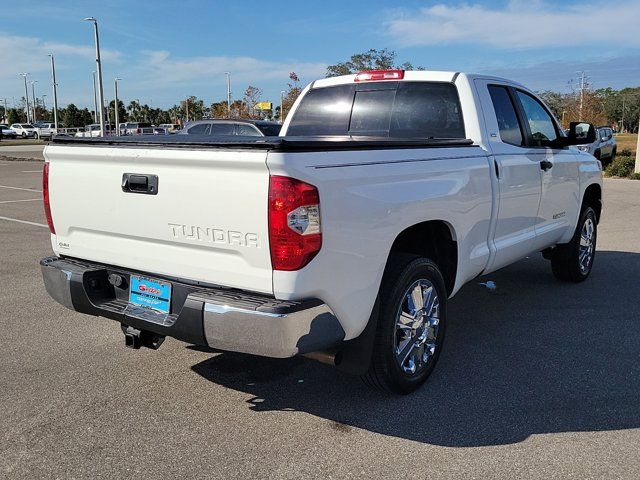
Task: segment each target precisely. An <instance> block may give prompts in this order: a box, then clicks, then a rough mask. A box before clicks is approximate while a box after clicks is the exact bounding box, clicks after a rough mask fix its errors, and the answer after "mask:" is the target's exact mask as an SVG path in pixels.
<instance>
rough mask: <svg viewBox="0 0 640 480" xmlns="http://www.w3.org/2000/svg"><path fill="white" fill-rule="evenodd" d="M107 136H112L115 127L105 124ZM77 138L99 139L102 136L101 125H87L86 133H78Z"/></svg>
mask: <svg viewBox="0 0 640 480" xmlns="http://www.w3.org/2000/svg"><path fill="white" fill-rule="evenodd" d="M104 129H105V132H106V133H105V134H106V135H111V133H112V132H113V130H115V128H114V126H113V125H109V124H105V126H104ZM75 136H76V137H99V136H100V124H99V123H92V124H91V125H87V126H86V127H84V131H80V132H76V134H75Z"/></svg>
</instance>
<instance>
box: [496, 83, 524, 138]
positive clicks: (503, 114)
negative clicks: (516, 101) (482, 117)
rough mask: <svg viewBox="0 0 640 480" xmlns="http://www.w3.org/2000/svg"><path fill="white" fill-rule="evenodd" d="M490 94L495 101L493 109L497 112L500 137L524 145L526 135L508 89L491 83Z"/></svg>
mask: <svg viewBox="0 0 640 480" xmlns="http://www.w3.org/2000/svg"><path fill="white" fill-rule="evenodd" d="M489 94H490V95H491V101H492V102H493V109H494V110H495V112H496V120H497V121H498V130H499V131H500V139H501V140H502V141H503V142H505V143H509V144H511V145H517V146H522V145H524V136H523V135H522V129H521V127H520V122H519V121H518V116H517V115H516V109H515V107H514V105H513V102H512V101H511V97H510V96H509V92H508V91H507V89H506V88H505V87H498V86H495V85H491V86H489Z"/></svg>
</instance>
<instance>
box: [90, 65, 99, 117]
mask: <svg viewBox="0 0 640 480" xmlns="http://www.w3.org/2000/svg"><path fill="white" fill-rule="evenodd" d="M91 75H92V76H93V123H98V94H97V93H96V72H91Z"/></svg>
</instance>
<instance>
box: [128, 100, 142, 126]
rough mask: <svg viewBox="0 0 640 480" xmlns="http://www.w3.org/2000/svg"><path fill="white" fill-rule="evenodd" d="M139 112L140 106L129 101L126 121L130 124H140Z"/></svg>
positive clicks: (135, 102) (140, 116) (133, 101)
mask: <svg viewBox="0 0 640 480" xmlns="http://www.w3.org/2000/svg"><path fill="white" fill-rule="evenodd" d="M140 111H141V105H140V104H139V103H138V102H137V101H135V100H131V101H130V102H129V105H128V106H127V114H128V119H129V120H130V121H132V122H141V121H142V115H141V113H140Z"/></svg>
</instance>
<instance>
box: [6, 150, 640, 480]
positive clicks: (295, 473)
mask: <svg viewBox="0 0 640 480" xmlns="http://www.w3.org/2000/svg"><path fill="white" fill-rule="evenodd" d="M41 169H42V163H41V162H4V161H0V282H1V283H0V285H1V286H0V328H1V329H2V333H1V334H0V339H1V340H0V342H1V343H2V346H1V348H0V365H1V367H0V419H1V421H0V425H1V426H2V427H1V428H0V476H2V477H5V478H29V479H32V478H81V477H82V478H86V477H90V478H96V477H103V478H131V477H136V478H176V477H185V478H240V477H242V478H296V479H297V478H316V477H317V478H359V477H362V478H382V477H385V476H394V477H396V478H541V477H545V478H580V479H584V478H638V477H640V454H639V447H638V445H640V368H638V362H639V361H640V332H639V329H640V281H639V280H640V275H639V274H638V272H639V271H640V239H639V238H640V182H637V181H636V182H634V181H626V180H607V181H606V185H605V194H606V199H605V202H606V205H605V211H604V218H603V221H602V222H601V224H600V232H599V239H598V242H599V245H598V247H599V248H598V250H599V251H598V254H597V256H596V262H595V266H594V270H593V273H592V276H591V278H590V279H589V280H588V281H587V282H585V283H583V284H580V285H567V284H562V283H559V282H557V281H556V280H554V278H553V277H552V275H551V272H550V267H549V265H548V264H547V262H546V261H545V260H543V259H542V257H541V256H539V255H536V256H533V257H531V258H528V259H525V260H523V261H521V262H519V263H517V264H516V265H513V266H511V267H508V268H506V269H504V270H502V271H500V272H497V273H495V274H492V275H490V276H489V277H488V279H490V280H493V281H495V282H496V284H497V286H498V289H497V290H496V291H495V292H491V291H489V290H487V289H486V288H484V287H482V286H480V285H479V282H481V281H486V279H479V280H478V281H476V282H473V283H472V284H469V285H467V286H466V287H465V288H464V289H463V290H462V291H461V292H460V293H459V294H458V295H457V296H456V297H455V299H454V300H453V301H452V302H451V304H450V305H451V306H450V311H449V326H448V331H447V341H446V344H445V349H444V351H443V354H442V356H441V358H440V363H439V365H438V368H437V369H436V371H435V372H434V374H433V375H432V377H431V379H430V380H429V382H428V383H427V385H426V386H425V387H424V388H423V389H421V390H420V391H418V392H417V393H416V394H414V395H412V396H408V397H392V396H385V395H380V394H378V393H376V392H373V391H370V390H368V389H367V388H366V387H365V386H364V385H363V384H361V383H360V381H359V380H358V379H356V378H351V377H349V376H347V375H344V374H341V373H339V372H336V371H334V370H332V369H331V368H329V367H326V366H324V365H321V364H318V363H315V362H313V361H312V360H307V359H301V358H300V359H298V358H296V359H291V360H269V359H264V358H258V357H252V356H248V355H240V354H231V353H217V352H210V351H205V350H204V349H200V348H196V347H192V346H189V345H186V344H183V343H180V342H177V341H174V340H172V339H168V340H167V341H166V342H165V343H164V345H163V346H162V348H160V349H159V350H158V351H151V350H145V349H143V350H139V351H134V350H130V349H126V348H125V347H124V342H123V338H122V334H121V331H120V328H119V326H118V325H117V324H116V323H114V322H112V321H110V320H105V319H100V318H94V317H88V316H84V315H80V314H77V313H75V312H71V311H69V310H66V309H65V308H64V307H62V306H60V305H58V304H56V303H54V302H53V301H52V300H50V299H49V297H48V295H47V294H46V292H45V290H44V287H43V286H42V281H41V276H40V269H39V265H38V261H39V260H40V259H41V258H42V257H44V256H46V255H49V254H50V253H51V247H50V244H49V232H48V229H47V228H46V221H45V219H44V215H43V213H42V205H41V200H40V193H39V191H40V190H41V177H40V173H39V172H40V171H41ZM79 201H81V199H79Z"/></svg>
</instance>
